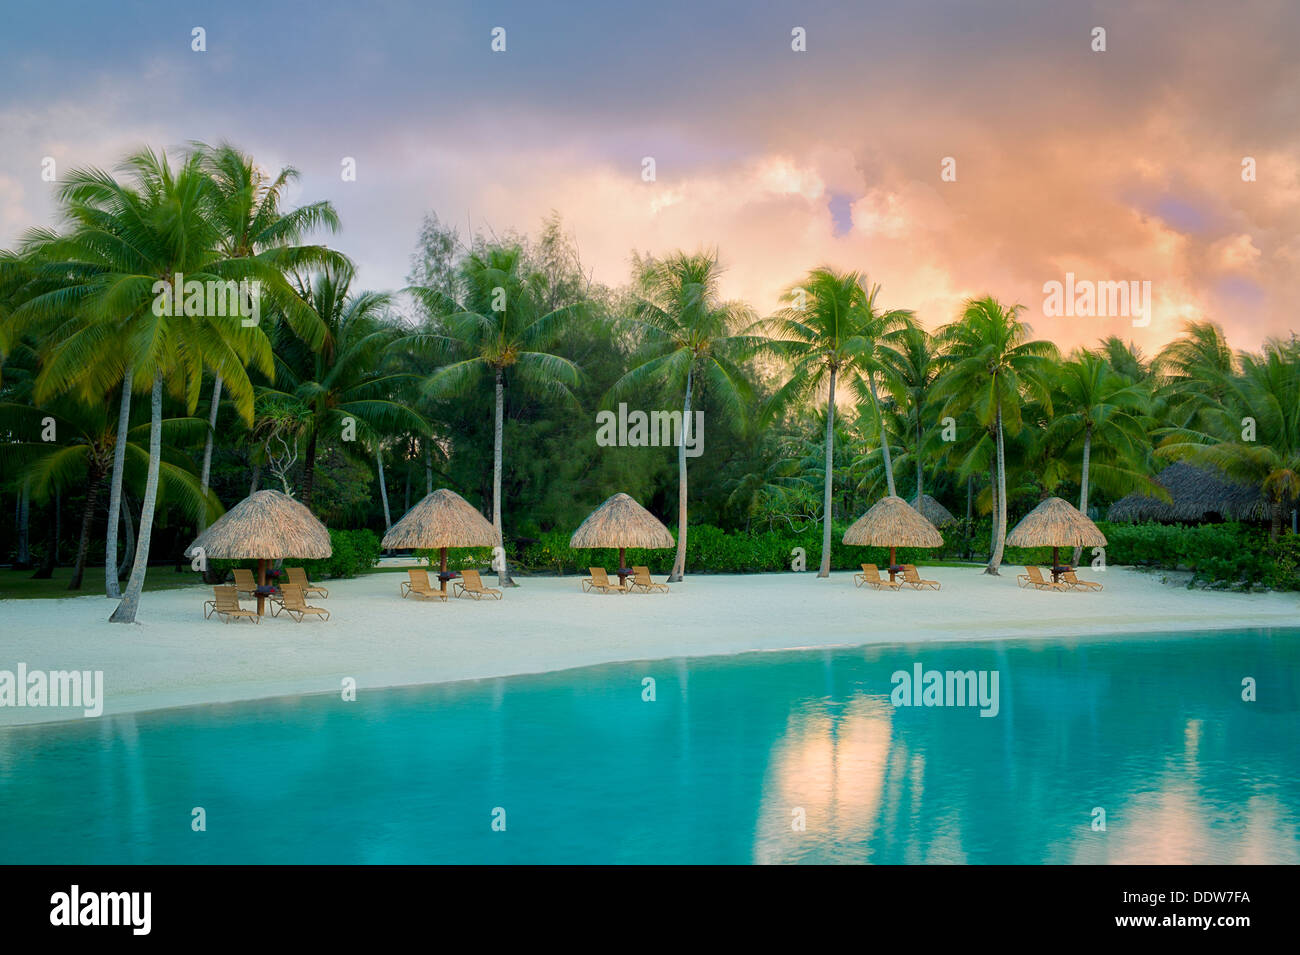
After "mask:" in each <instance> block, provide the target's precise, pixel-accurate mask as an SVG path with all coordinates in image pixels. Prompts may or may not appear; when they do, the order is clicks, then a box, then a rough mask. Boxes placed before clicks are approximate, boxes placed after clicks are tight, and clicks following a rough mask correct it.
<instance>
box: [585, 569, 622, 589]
mask: <svg viewBox="0 0 1300 955" xmlns="http://www.w3.org/2000/svg"><path fill="white" fill-rule="evenodd" d="M587 570H589V571H590V572H591V576H590V577H587V578H585V579H584V580H583V581H582V592H583V593H586V592H587V591H590V590H599V591H600V592H601V593H602V594H626V593H630V592H631V588H629V587H624V586H623V584H622V583H621V582H620V583H617V584H616V583H613V582H612V581H610V579H609V574H607V573H605V568H604V567H588V568H587Z"/></svg>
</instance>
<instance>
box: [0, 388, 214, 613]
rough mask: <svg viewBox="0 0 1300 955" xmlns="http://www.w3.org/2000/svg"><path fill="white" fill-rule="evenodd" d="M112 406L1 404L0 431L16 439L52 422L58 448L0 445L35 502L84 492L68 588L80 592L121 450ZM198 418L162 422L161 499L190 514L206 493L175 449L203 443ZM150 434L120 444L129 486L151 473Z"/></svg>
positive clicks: (140, 432) (69, 401)
mask: <svg viewBox="0 0 1300 955" xmlns="http://www.w3.org/2000/svg"><path fill="white" fill-rule="evenodd" d="M109 408H110V405H109V403H108V402H106V401H99V402H85V401H80V400H77V399H75V398H72V397H70V396H64V397H62V398H59V399H56V400H55V401H54V402H52V403H51V404H50V405H49V406H47V407H42V408H37V407H34V406H32V405H26V404H17V403H11V402H2V403H0V430H4V431H8V432H10V433H13V434H28V435H35V434H37V433H39V432H40V430H41V429H42V427H43V422H44V421H45V419H47V418H48V419H51V420H52V421H53V422H54V425H55V433H56V434H57V435H58V436H59V437H58V440H57V441H56V442H46V441H25V442H15V443H12V444H6V445H0V450H3V452H4V456H5V459H6V461H10V460H12V461H14V462H16V463H17V464H18V468H17V470H18V471H19V472H20V474H21V476H22V479H23V481H24V486H25V487H27V488H28V489H29V490H30V492H31V494H32V495H33V497H34V498H35V499H36V500H38V501H43V500H45V499H47V498H48V497H49V496H50V495H51V494H57V493H59V492H60V491H66V490H68V489H70V488H74V487H77V486H81V487H84V488H85V494H86V502H85V505H84V507H83V510H82V515H81V534H80V537H79V539H78V544H77V556H76V559H75V561H74V563H73V568H72V578H71V580H70V581H69V582H68V589H69V590H80V589H81V583H82V577H83V575H84V573H85V567H86V554H87V552H88V551H89V549H90V530H91V525H92V523H93V521H94V517H95V509H96V507H97V505H98V503H99V496H100V494H101V492H102V491H103V485H104V479H105V478H106V477H107V476H108V474H109V471H110V468H111V465H112V460H113V454H114V450H115V448H116V446H117V445H118V443H119V442H118V441H117V435H116V433H115V432H114V430H113V427H112V425H113V422H112V420H111V419H110V415H109ZM202 429H203V422H202V420H201V419H199V418H164V419H163V421H162V431H163V436H164V439H165V441H166V442H167V446H166V448H165V452H164V455H165V459H164V460H163V461H162V462H161V464H160V466H159V467H160V471H159V497H160V498H170V499H171V500H172V501H173V503H176V504H178V505H179V506H180V507H181V508H182V509H183V510H184V511H185V512H186V513H189V514H197V513H199V512H206V511H207V510H208V508H209V504H210V502H209V500H208V495H207V494H206V493H205V492H204V491H202V490H200V488H199V485H198V482H197V481H196V480H195V479H194V475H193V474H191V473H190V472H189V471H188V470H186V467H185V465H186V463H187V462H186V457H185V455H184V454H183V453H182V452H179V451H176V450H173V449H172V447H171V445H172V444H173V443H176V442H183V441H186V440H188V439H192V438H195V437H197V436H198V435H199V434H201V433H202ZM146 436H147V429H146V428H136V429H134V431H132V432H130V433H128V434H127V435H126V438H125V440H124V441H122V442H121V444H122V446H123V447H124V448H125V449H126V455H127V466H126V469H125V475H124V480H125V482H126V483H128V484H131V483H135V484H139V483H141V482H140V481H139V480H138V479H140V478H142V477H143V476H144V475H145V474H146V473H147V471H148V469H149V458H148V453H147V452H146V451H145V450H144V448H143V446H142V445H141V441H142V440H143V439H144V438H145V437H146Z"/></svg>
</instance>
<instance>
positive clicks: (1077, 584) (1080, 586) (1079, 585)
mask: <svg viewBox="0 0 1300 955" xmlns="http://www.w3.org/2000/svg"><path fill="white" fill-rule="evenodd" d="M1061 579H1062V580H1063V581H1065V583H1066V585H1067V586H1069V588H1070V589H1071V590H1101V584H1099V583H1097V582H1096V581H1095V580H1080V579H1079V578H1078V577H1076V576H1074V571H1072V570H1066V571H1063V572H1062V573H1061Z"/></svg>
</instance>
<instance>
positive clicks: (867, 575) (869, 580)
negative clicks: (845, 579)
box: [853, 564, 903, 591]
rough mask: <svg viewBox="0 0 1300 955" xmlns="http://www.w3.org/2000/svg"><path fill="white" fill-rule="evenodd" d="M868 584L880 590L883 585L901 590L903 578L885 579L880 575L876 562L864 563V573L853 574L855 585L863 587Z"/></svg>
mask: <svg viewBox="0 0 1300 955" xmlns="http://www.w3.org/2000/svg"><path fill="white" fill-rule="evenodd" d="M863 584H866V585H867V586H868V587H870V588H871V589H872V590H880V589H881V588H882V587H888V588H889V589H890V590H895V591H896V590H899V589H901V588H902V586H903V582H902V581H901V580H885V579H884V578H883V577H881V576H880V571H879V570H878V569H877V568H876V565H875V564H863V565H862V573H860V574H854V575H853V586H855V587H861V586H862V585H863Z"/></svg>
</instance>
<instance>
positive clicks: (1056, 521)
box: [1007, 497, 1106, 547]
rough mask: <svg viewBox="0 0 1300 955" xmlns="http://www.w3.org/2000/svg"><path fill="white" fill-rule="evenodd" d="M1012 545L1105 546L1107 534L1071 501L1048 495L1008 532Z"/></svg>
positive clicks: (1009, 541) (1008, 539)
mask: <svg viewBox="0 0 1300 955" xmlns="http://www.w3.org/2000/svg"><path fill="white" fill-rule="evenodd" d="M1007 543H1008V544H1009V545H1011V546H1012V547H1105V546H1106V535H1105V534H1103V533H1102V532H1101V529H1100V528H1099V527H1097V525H1096V524H1094V523H1093V522H1092V520H1091V519H1090V518H1089V517H1088V515H1086V514H1084V513H1083V512H1082V511H1080V510H1079V509H1078V508H1077V507H1075V506H1074V505H1073V504H1071V503H1069V502H1068V501H1063V500H1061V499H1060V498H1059V497H1049V498H1048V499H1047V500H1045V501H1043V502H1042V503H1041V504H1039V505H1038V506H1037V507H1036V508H1034V509H1033V510H1032V511H1030V512H1029V513H1028V514H1026V515H1025V516H1024V519H1023V520H1021V522H1020V523H1019V524H1017V525H1016V527H1015V530H1013V531H1012V532H1011V533H1010V534H1008V535H1007Z"/></svg>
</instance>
